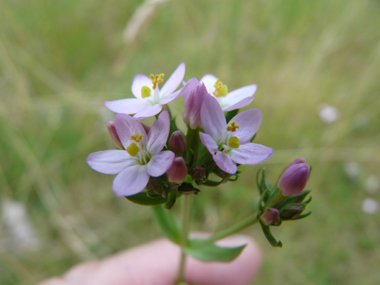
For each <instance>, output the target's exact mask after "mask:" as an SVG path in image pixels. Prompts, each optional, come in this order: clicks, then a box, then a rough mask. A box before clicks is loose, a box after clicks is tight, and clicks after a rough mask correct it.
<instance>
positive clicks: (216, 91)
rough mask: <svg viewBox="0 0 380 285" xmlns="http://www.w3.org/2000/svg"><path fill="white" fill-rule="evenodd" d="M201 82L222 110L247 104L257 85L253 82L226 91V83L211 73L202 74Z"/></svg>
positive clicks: (233, 108) (229, 109)
mask: <svg viewBox="0 0 380 285" xmlns="http://www.w3.org/2000/svg"><path fill="white" fill-rule="evenodd" d="M201 82H203V83H204V84H205V85H206V88H207V91H208V93H210V94H211V95H213V96H214V97H215V98H216V99H217V100H218V102H219V104H220V106H221V107H222V109H223V111H231V110H235V109H239V108H242V107H244V106H247V105H248V104H249V103H251V101H252V100H253V94H254V93H255V92H256V88H257V85H256V84H253V85H248V86H245V87H242V88H239V89H236V90H234V91H231V92H228V88H227V85H224V84H223V83H222V82H221V81H220V80H219V79H218V78H216V77H215V76H214V75H212V74H206V75H205V76H203V77H202V79H201Z"/></svg>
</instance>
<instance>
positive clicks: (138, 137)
mask: <svg viewBox="0 0 380 285" xmlns="http://www.w3.org/2000/svg"><path fill="white" fill-rule="evenodd" d="M143 137H144V135H142V134H134V135H131V140H133V141H135V142H139V141H141V140H142V139H143Z"/></svg>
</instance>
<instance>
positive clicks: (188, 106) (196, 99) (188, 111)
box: [182, 78, 209, 130]
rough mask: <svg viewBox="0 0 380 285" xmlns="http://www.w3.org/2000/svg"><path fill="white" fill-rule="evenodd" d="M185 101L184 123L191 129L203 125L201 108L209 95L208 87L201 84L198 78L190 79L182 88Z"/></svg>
mask: <svg viewBox="0 0 380 285" xmlns="http://www.w3.org/2000/svg"><path fill="white" fill-rule="evenodd" d="M182 92H183V100H184V103H185V111H184V113H183V121H184V122H185V123H186V125H187V126H189V127H190V128H191V129H193V130H195V129H196V128H198V127H200V126H201V125H202V122H201V107H202V104H203V100H204V98H205V97H206V96H207V95H209V93H208V92H207V89H206V86H205V85H204V84H203V83H199V81H198V80H197V79H196V78H192V79H190V80H189V81H188V82H187V83H186V84H185V86H184V87H183V88H182Z"/></svg>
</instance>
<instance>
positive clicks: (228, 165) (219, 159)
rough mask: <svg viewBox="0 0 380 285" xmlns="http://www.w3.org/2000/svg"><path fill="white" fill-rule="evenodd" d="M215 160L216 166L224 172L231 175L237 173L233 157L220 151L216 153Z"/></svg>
mask: <svg viewBox="0 0 380 285" xmlns="http://www.w3.org/2000/svg"><path fill="white" fill-rule="evenodd" d="M213 159H214V161H215V163H216V165H217V166H218V167H219V168H220V169H221V170H223V171H224V172H227V173H229V174H235V173H236V170H237V166H236V163H235V162H234V161H232V159H231V157H230V156H229V155H228V154H226V153H224V152H222V151H218V152H216V155H213Z"/></svg>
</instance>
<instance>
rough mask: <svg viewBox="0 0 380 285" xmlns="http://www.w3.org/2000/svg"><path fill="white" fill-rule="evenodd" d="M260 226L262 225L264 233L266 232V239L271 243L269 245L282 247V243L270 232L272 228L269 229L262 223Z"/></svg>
mask: <svg viewBox="0 0 380 285" xmlns="http://www.w3.org/2000/svg"><path fill="white" fill-rule="evenodd" d="M260 225H261V228H262V229H263V232H264V235H265V237H266V238H267V240H268V241H269V243H270V244H271V245H272V246H273V247H282V242H281V241H277V240H276V239H275V238H274V237H273V235H272V233H271V232H270V228H269V227H267V226H266V225H264V224H263V223H261V222H260Z"/></svg>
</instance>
